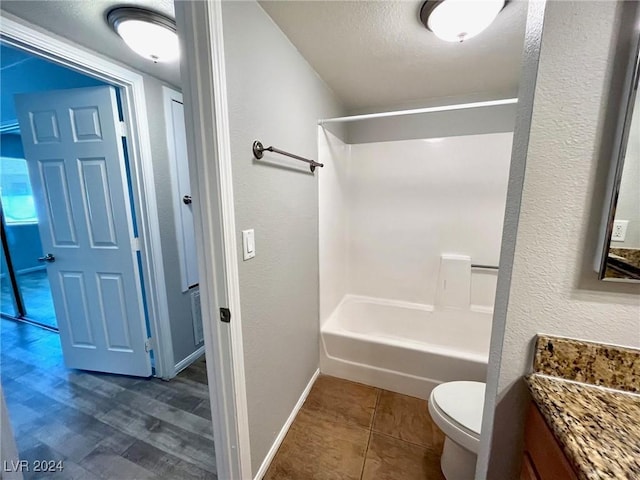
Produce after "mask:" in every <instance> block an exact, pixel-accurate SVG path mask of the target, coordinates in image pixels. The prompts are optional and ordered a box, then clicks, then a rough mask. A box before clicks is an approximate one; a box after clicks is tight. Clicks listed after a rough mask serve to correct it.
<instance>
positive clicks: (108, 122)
mask: <svg viewBox="0 0 640 480" xmlns="http://www.w3.org/2000/svg"><path fill="white" fill-rule="evenodd" d="M1 48H2V49H3V51H2V52H1V53H2V55H1V61H2V70H1V71H2V76H3V79H2V85H3V89H2V95H3V97H4V96H5V95H8V96H9V97H11V98H9V99H8V100H5V99H4V98H3V99H2V100H3V101H2V107H3V111H2V114H3V116H2V132H1V133H2V138H1V142H0V143H1V145H2V155H1V157H2V165H0V168H1V169H2V170H1V176H2V195H1V197H2V198H1V204H2V207H3V210H2V242H3V249H2V273H3V274H5V276H6V277H3V278H2V294H3V295H2V297H1V302H2V303H1V304H0V310H1V311H2V313H3V318H2V320H1V328H2V349H1V350H2V355H1V362H2V373H3V375H2V384H3V386H2V387H3V388H2V390H3V392H4V395H5V398H6V401H7V405H8V411H9V418H10V420H11V422H12V424H13V429H14V434H15V437H16V441H17V445H18V453H19V455H20V458H21V459H22V460H27V461H30V460H31V461H35V460H42V459H48V460H51V461H64V468H65V472H70V471H71V472H75V473H72V476H74V477H78V478H94V477H96V476H104V475H105V472H106V473H107V476H108V477H113V478H147V477H151V476H154V475H169V477H171V478H192V477H194V478H215V475H216V464H215V454H214V441H213V431H212V425H211V411H210V400H209V390H208V382H207V374H206V366H205V363H204V358H203V356H202V355H200V356H199V357H198V356H193V357H192V358H190V359H189V362H187V363H183V366H184V367H185V369H184V370H183V371H182V372H180V373H179V374H178V376H177V377H175V378H173V379H172V380H171V381H170V382H164V381H162V380H160V379H159V378H150V377H151V374H152V370H151V364H152V361H153V362H154V363H155V366H156V367H158V361H159V360H160V359H161V356H159V355H155V353H156V352H157V351H158V350H159V347H160V346H161V345H160V343H161V340H160V337H161V334H162V331H160V329H158V328H157V325H153V324H152V322H151V321H150V318H149V310H150V309H151V308H152V305H151V304H150V303H149V302H148V294H147V290H145V283H148V282H149V281H150V280H151V278H150V277H149V275H147V273H146V271H145V269H144V266H143V259H142V254H141V248H140V245H141V244H142V242H143V241H144V239H143V238H142V237H143V236H142V227H141V225H140V224H139V221H140V217H141V215H140V212H139V211H138V212H137V211H136V202H135V201H134V196H135V193H134V184H135V181H136V179H135V178H134V174H133V170H134V168H133V166H132V165H131V164H130V163H129V150H128V146H129V145H128V142H127V140H130V141H135V139H134V138H127V137H126V135H127V134H128V135H133V133H132V129H131V125H129V128H121V126H122V123H121V122H122V121H123V120H125V118H126V117H127V115H126V114H125V112H124V111H125V106H126V105H124V102H123V101H122V97H123V96H124V95H126V92H123V91H122V90H121V87H118V86H117V85H110V84H109V83H107V82H103V81H101V80H98V79H96V78H93V77H91V76H88V75H83V74H81V73H79V72H77V71H75V70H72V69H70V68H66V67H64V66H62V65H59V64H56V63H53V62H49V61H46V60H44V59H42V58H40V57H39V56H36V55H31V54H29V53H26V52H24V51H22V50H20V49H16V48H12V47H10V46H8V45H2V47H1ZM5 52H6V55H5ZM10 59H13V61H12V62H9V63H6V64H5V61H7V60H10ZM29 69H32V70H33V69H35V70H36V72H39V73H37V74H36V73H33V71H31V72H26V70H29ZM38 69H46V70H48V73H46V74H45V73H43V72H42V71H41V70H38ZM11 75H13V76H15V79H16V82H15V83H16V85H17V86H16V87H15V88H11V82H9V81H5V80H6V78H10V77H11ZM54 80H55V83H54ZM38 82H40V83H38ZM32 83H37V85H36V86H35V87H34V88H31V89H30V90H29V89H27V88H29V87H28V85H30V84H32ZM32 86H33V85H32ZM14 95H17V97H15V100H16V103H15V104H14V102H13V100H14V98H13V97H14ZM8 104H10V105H12V106H15V107H16V108H15V115H14V118H13V119H12V118H9V117H10V115H7V116H6V117H5V106H7V105H8ZM109 129H111V131H109ZM65 135H66V137H65ZM107 138H111V140H110V143H109V145H108V146H107V147H104V148H106V149H107V150H104V151H103V150H99V148H102V147H99V146H98V144H99V143H100V142H101V141H103V140H105V142H106V139H107ZM67 140H68V144H69V145H67V147H68V149H67V150H64V149H62V150H61V148H63V147H64V146H65V141H67ZM79 144H80V145H81V147H82V148H89V147H90V151H85V150H82V149H80V150H74V148H76V147H77V145H79ZM74 145H75V146H74ZM40 147H44V148H42V149H41V150H38V149H39V148H40ZM11 148H14V150H13V151H11ZM78 148H80V147H78ZM109 149H110V150H109ZM5 150H6V151H5ZM137 205H138V206H139V203H138V204H137ZM19 227H20V228H23V231H22V237H19V236H18V234H17V233H15V231H14V230H15V229H17V228H19ZM25 227H31V228H25ZM12 229H13V230H12ZM27 234H28V235H27ZM28 245H32V248H30V249H27V248H26V247H27V246H28ZM83 248H84V249H85V250H86V255H85V256H84V257H82V258H80V257H78V256H77V254H78V252H81V251H82V249H83ZM117 251H121V252H123V253H122V255H121V256H119V257H118V256H117V255H115V254H116V253H117ZM147 252H148V251H147ZM101 255H102V257H104V256H105V255H108V258H106V259H104V258H102V257H101ZM114 255H115V256H114ZM22 257H25V258H24V259H23V258H22ZM23 260H24V261H25V262H26V260H29V261H30V262H31V264H28V263H25V262H23ZM21 262H22V263H21ZM101 262H102V263H101ZM122 262H124V263H122ZM120 263H122V264H120ZM143 279H144V281H143ZM29 288H31V290H29ZM92 289H93V292H92ZM96 319H97V320H96ZM94 321H97V322H98V323H97V324H95V323H92V322H94ZM154 327H155V328H154ZM136 329H137V332H138V335H137V336H136ZM165 333H166V334H167V335H170V332H166V331H165ZM154 337H155V338H154ZM170 348H171V344H170V343H169V349H170ZM96 353H98V354H99V355H96ZM165 353H166V350H165ZM129 354H131V355H129ZM169 356H170V357H171V359H170V363H171V367H172V368H173V364H174V358H173V352H169ZM173 372H174V373H173V374H171V375H159V376H163V377H164V376H166V377H169V376H173V375H174V374H175V370H174V371H173Z"/></svg>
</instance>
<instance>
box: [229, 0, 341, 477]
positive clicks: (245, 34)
mask: <svg viewBox="0 0 640 480" xmlns="http://www.w3.org/2000/svg"><path fill="white" fill-rule="evenodd" d="M222 13H223V28H224V42H225V57H226V70H227V86H228V87H227V88H228V95H229V97H228V98H229V100H228V101H229V120H230V126H231V155H232V162H233V167H232V168H233V188H234V196H235V212H236V227H237V229H238V232H237V234H238V256H239V274H240V295H241V308H242V335H243V340H244V355H245V372H246V385H247V400H248V411H249V428H250V440H251V463H252V468H253V473H254V474H255V473H256V471H257V470H258V468H259V467H260V465H261V463H262V461H263V460H264V458H265V456H266V454H267V452H268V451H269V449H270V448H271V446H272V444H273V441H274V439H275V437H276V435H277V433H278V432H279V431H280V429H281V428H282V426H283V425H284V423H285V421H286V419H287V417H288V416H289V414H290V413H291V411H292V409H293V407H294V406H295V404H296V402H297V401H298V399H299V397H300V395H301V394H302V392H303V390H304V388H305V386H306V385H307V383H308V382H309V380H310V378H311V376H312V375H313V373H314V372H315V370H316V369H317V368H318V362H319V354H318V345H319V338H318V337H319V329H318V318H319V312H318V309H319V299H318V289H319V286H318V177H319V176H320V175H322V174H323V171H322V169H317V170H316V173H315V175H312V174H311V173H310V172H309V168H308V166H306V165H305V164H303V163H300V162H297V161H294V160H290V159H287V158H286V157H282V156H279V155H274V154H269V153H267V154H265V157H264V159H263V160H254V158H253V154H252V152H251V145H252V144H253V141H254V140H256V139H257V140H261V141H262V142H264V144H265V145H274V146H276V147H279V148H281V149H283V150H286V151H290V152H293V153H296V154H298V155H301V156H304V157H307V158H317V156H318V130H317V121H318V119H320V118H326V117H332V116H337V115H340V114H341V113H342V112H341V110H340V105H339V104H338V103H337V102H336V100H335V98H334V96H333V94H332V92H331V91H330V90H329V89H328V88H327V86H326V85H325V84H324V82H323V81H322V80H321V79H320V78H319V77H318V75H317V74H316V72H315V71H314V70H313V69H312V68H311V67H310V66H309V64H307V62H306V61H305V60H304V59H303V57H302V56H301V55H300V53H299V52H298V51H297V50H296V49H295V47H294V46H293V45H292V44H291V43H290V42H289V40H288V39H287V38H286V37H285V35H284V34H283V33H282V32H281V31H280V30H279V29H278V27H277V26H276V25H275V24H274V23H273V21H272V20H271V18H270V17H269V16H268V15H267V14H266V13H265V12H264V11H263V10H262V8H261V7H260V6H259V5H258V4H257V3H256V2H224V3H223V7H222ZM250 228H253V229H255V240H256V256H255V258H253V259H251V260H248V261H246V262H245V261H243V260H242V235H241V234H240V231H241V230H246V229H250Z"/></svg>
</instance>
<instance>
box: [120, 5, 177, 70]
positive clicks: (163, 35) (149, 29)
mask: <svg viewBox="0 0 640 480" xmlns="http://www.w3.org/2000/svg"><path fill="white" fill-rule="evenodd" d="M107 22H108V23H109V25H111V28H113V30H114V31H115V32H116V33H117V34H118V35H120V37H121V38H122V39H123V40H124V42H125V43H126V44H127V45H128V47H129V48H130V49H131V50H133V51H134V52H136V53H137V54H138V55H140V56H142V57H144V58H147V59H149V60H153V61H154V62H172V61H174V60H177V59H178V57H179V56H180V45H179V42H178V35H177V34H176V22H175V21H174V20H172V19H171V18H169V17H165V16H164V15H161V14H159V13H156V12H152V11H151V10H145V9H142V8H137V7H120V8H114V9H113V10H110V11H109V12H108V13H107Z"/></svg>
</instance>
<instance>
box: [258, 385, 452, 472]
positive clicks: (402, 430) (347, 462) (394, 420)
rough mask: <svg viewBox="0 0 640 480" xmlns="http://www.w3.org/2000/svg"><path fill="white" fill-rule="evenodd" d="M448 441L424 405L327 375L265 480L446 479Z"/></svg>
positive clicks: (404, 397) (312, 392)
mask: <svg viewBox="0 0 640 480" xmlns="http://www.w3.org/2000/svg"><path fill="white" fill-rule="evenodd" d="M443 442H444V435H443V434H442V432H441V431H440V430H439V429H438V427H436V426H435V424H434V423H433V421H432V420H431V417H430V416H429V413H428V411H427V402H426V401H425V400H421V399H418V398H413V397H408V396H406V395H400V394H398V393H393V392H389V391H387V390H381V389H379V388H374V387H369V386H366V385H362V384H359V383H354V382H350V381H347V380H342V379H339V378H334V377H330V376H325V375H321V376H320V377H318V379H317V380H316V382H315V384H314V386H313V388H312V389H311V392H310V393H309V396H308V398H307V400H306V402H305V403H304V405H303V406H302V408H301V409H300V412H299V413H298V415H297V417H296V419H295V421H294V422H293V425H292V426H291V428H290V430H289V432H288V433H287V436H286V437H285V439H284V441H283V442H282V445H281V446H280V449H279V450H278V453H277V454H276V456H275V458H274V460H273V462H272V464H271V467H270V468H269V470H268V471H267V474H266V475H265V477H264V479H265V480H329V479H341V480H342V479H344V480H374V479H375V480H413V479H416V480H418V479H420V480H444V477H443V476H442V473H441V471H440V454H441V452H442V446H443Z"/></svg>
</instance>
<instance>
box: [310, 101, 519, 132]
mask: <svg viewBox="0 0 640 480" xmlns="http://www.w3.org/2000/svg"><path fill="white" fill-rule="evenodd" d="M513 103H518V99H517V98H504V99H502V100H489V101H487V102H473V103H461V104H458V105H442V106H440V107H427V108H414V109H412V110H398V111H396V112H380V113H367V114H364V115H350V116H348V117H336V118H324V119H322V120H318V125H324V124H325V123H337V122H356V121H358V120H371V119H374V118H384V117H400V116H403V115H416V114H419V113H436V112H450V111H453V110H468V109H470V108H481V107H497V106H500V105H511V104H513Z"/></svg>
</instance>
